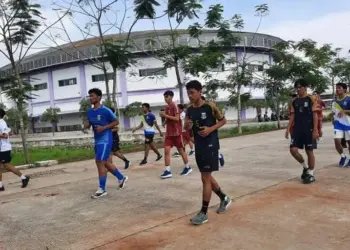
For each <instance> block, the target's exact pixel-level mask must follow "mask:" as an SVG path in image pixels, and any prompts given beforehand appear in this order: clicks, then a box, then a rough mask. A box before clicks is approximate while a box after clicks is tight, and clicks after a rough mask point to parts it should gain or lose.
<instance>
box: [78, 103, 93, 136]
mask: <svg viewBox="0 0 350 250" xmlns="http://www.w3.org/2000/svg"><path fill="white" fill-rule="evenodd" d="M79 106H80V107H79V112H80V117H81V120H82V124H84V121H85V120H86V119H87V112H88V110H89V109H90V108H91V102H90V100H89V99H87V98H84V99H81V100H80V102H79ZM83 132H85V127H84V126H83Z"/></svg>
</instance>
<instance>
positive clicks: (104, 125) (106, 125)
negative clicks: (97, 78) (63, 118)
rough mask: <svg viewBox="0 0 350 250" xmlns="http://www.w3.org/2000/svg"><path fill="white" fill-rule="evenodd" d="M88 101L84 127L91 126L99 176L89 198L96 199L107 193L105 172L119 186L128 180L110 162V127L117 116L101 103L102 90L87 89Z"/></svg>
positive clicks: (115, 121)
mask: <svg viewBox="0 0 350 250" xmlns="http://www.w3.org/2000/svg"><path fill="white" fill-rule="evenodd" d="M89 96H90V102H91V104H92V105H93V108H90V109H89V110H88V113H87V121H85V124H84V125H85V128H90V127H92V129H93V131H94V138H95V161H96V165H97V170H98V176H99V188H98V189H97V191H96V193H95V194H93V195H92V196H91V198H93V199H96V198H100V197H102V196H105V195H107V192H106V181H107V172H106V170H108V171H109V172H111V173H112V174H113V175H114V176H115V177H117V179H118V181H119V188H120V189H121V188H123V187H124V186H125V183H126V182H127V180H128V177H127V176H124V175H123V174H122V173H121V172H119V170H118V169H117V168H116V167H115V166H114V165H113V163H111V162H110V161H109V160H110V154H111V151H112V145H113V136H112V128H114V127H115V126H116V125H117V124H118V121H117V118H116V116H115V115H114V114H113V113H112V111H111V110H110V109H109V108H107V107H105V106H104V105H102V104H101V98H102V91H101V90H100V89H97V88H93V89H90V90H89Z"/></svg>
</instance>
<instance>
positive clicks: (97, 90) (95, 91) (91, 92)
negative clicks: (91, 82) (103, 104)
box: [88, 88, 102, 97]
mask: <svg viewBox="0 0 350 250" xmlns="http://www.w3.org/2000/svg"><path fill="white" fill-rule="evenodd" d="M88 93H89V95H91V94H95V95H97V96H100V97H101V96H102V91H101V90H100V89H98V88H93V89H90V90H89V92H88Z"/></svg>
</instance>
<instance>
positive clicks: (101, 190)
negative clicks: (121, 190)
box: [91, 188, 107, 199]
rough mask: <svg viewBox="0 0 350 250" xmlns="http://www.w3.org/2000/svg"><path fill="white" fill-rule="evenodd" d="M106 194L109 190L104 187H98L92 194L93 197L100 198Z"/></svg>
mask: <svg viewBox="0 0 350 250" xmlns="http://www.w3.org/2000/svg"><path fill="white" fill-rule="evenodd" d="M106 195H107V192H106V191H105V190H103V189H102V188H98V189H97V191H96V193H94V194H93V195H91V198H92V199H98V198H101V197H103V196H106Z"/></svg>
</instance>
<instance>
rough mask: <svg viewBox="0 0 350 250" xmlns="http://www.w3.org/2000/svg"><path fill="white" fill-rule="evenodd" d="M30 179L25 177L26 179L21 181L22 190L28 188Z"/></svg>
mask: <svg viewBox="0 0 350 250" xmlns="http://www.w3.org/2000/svg"><path fill="white" fill-rule="evenodd" d="M29 180H30V177H29V176H26V178H25V179H24V180H22V188H26V187H27V186H28V183H29Z"/></svg>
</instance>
